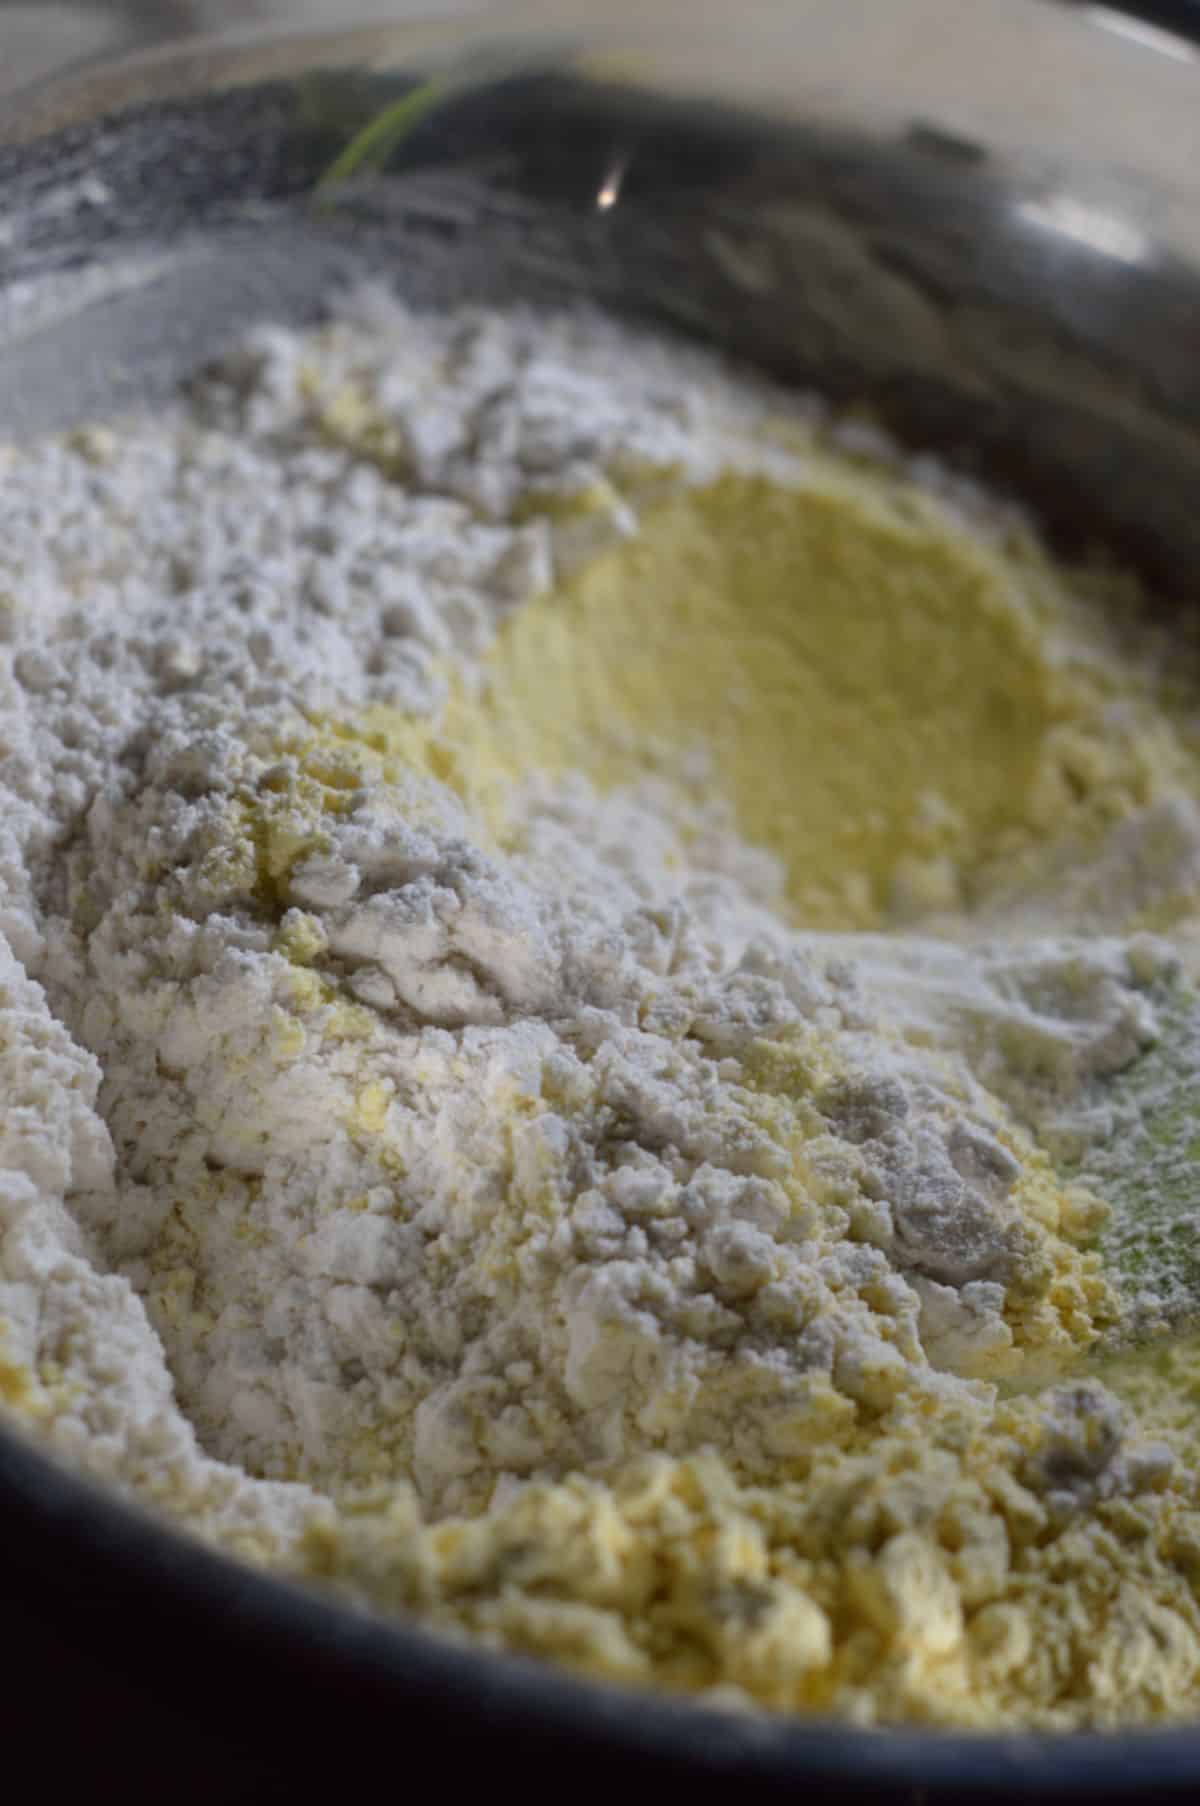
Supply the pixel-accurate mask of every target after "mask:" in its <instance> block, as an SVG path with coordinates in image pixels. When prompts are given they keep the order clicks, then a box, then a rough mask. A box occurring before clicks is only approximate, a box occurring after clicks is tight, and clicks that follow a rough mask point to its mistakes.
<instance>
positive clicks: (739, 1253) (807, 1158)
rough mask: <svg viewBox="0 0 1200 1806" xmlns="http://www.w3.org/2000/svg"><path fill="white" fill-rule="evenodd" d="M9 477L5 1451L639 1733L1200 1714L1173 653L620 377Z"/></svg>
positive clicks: (711, 385) (664, 361)
mask: <svg viewBox="0 0 1200 1806" xmlns="http://www.w3.org/2000/svg"><path fill="white" fill-rule="evenodd" d="M3 460H4V461H3V485H2V488H0V786H2V790H3V810H2V811H0V931H2V938H0V1069H2V1073H3V1085H4V1098H5V1109H4V1112H3V1116H2V1118H0V1141H2V1143H3V1147H2V1157H0V1399H3V1400H4V1401H5V1402H6V1404H7V1405H8V1407H9V1408H10V1412H11V1413H12V1414H13V1415H15V1417H16V1418H17V1419H18V1420H19V1421H23V1422H24V1423H26V1424H28V1425H30V1426H32V1427H33V1428H34V1429H35V1430H36V1431H37V1433H38V1434H40V1435H41V1436H42V1437H43V1438H44V1439H45V1440H46V1441H47V1442H48V1443H49V1444H50V1446H52V1447H53V1448H54V1449H56V1450H57V1451H58V1452H59V1453H60V1454H61V1455H62V1456H64V1457H66V1458H67V1459H69V1460H70V1461H72V1462H73V1463H75V1464H77V1465H79V1466H81V1467H83V1468H84V1469H85V1470H86V1471H88V1472H89V1473H91V1474H93V1475H96V1476H98V1477H100V1478H103V1479H105V1480H107V1481H110V1482H112V1483H114V1484H116V1485H117V1486H119V1487H120V1488H121V1489H123V1490H124V1491H125V1492H126V1493H127V1494H129V1495H130V1496H132V1497H134V1498H136V1499H137V1500H139V1501H141V1502H142V1503H143V1504H146V1505H149V1506H150V1507H152V1508H154V1509H157V1510H159V1511H162V1512H164V1513H166V1514H168V1516H169V1517H170V1518H172V1519H173V1520H174V1521H176V1522H177V1523H179V1524H181V1525H184V1526H186V1527H188V1528H189V1529H190V1530H192V1531H193V1532H196V1533H198V1534H200V1535H202V1536H205V1537H207V1538H208V1539H210V1540H211V1541H213V1542H215V1543H216V1544H218V1545H219V1546H221V1547H223V1548H226V1549H228V1550H230V1551H232V1552H234V1553H238V1554H242V1555H246V1556H249V1557H251V1558H253V1559H255V1560H258V1561H260V1562H264V1563H266V1564H268V1565H270V1566H273V1567H275V1568H277V1569H280V1570H282V1571H285V1572H290V1573H294V1574H301V1575H306V1576H310V1577H312V1578H314V1579H317V1580H320V1581H322V1582H323V1583H325V1584H327V1585H331V1586H334V1587H336V1588H344V1589H347V1590H349V1591H351V1592H353V1593H354V1594H356V1595H357V1596H359V1597H365V1598H366V1599H368V1600H369V1601H371V1602H374V1603H376V1604H378V1605H380V1606H382V1607H384V1608H394V1609H398V1610H401V1611H405V1612H409V1613H415V1614H417V1615H419V1616H421V1617H422V1618H424V1619H425V1620H426V1621H428V1622H429V1623H431V1624H433V1625H435V1626H438V1627H440V1628H441V1629H443V1630H445V1631H447V1632H448V1633H450V1634H456V1635H457V1634H466V1635H469V1636H472V1637H474V1638H476V1639H479V1640H482V1641H483V1642H484V1643H486V1644H489V1645H491V1646H493V1647H497V1648H504V1649H518V1650H525V1651H530V1652H533V1653H536V1654H542V1655H547V1656H550V1657H554V1658H557V1659H559V1660H562V1661H565V1662H567V1663H568V1664H570V1665H573V1666H575V1667H577V1668H579V1669H581V1670H582V1671H584V1672H587V1673H590V1674H594V1675H600V1676H605V1677H608V1678H610V1679H617V1680H622V1681H626V1682H632V1683H634V1684H637V1685H660V1686H666V1687H670V1688H675V1689H681V1690H685V1691H689V1692H692V1693H696V1694H700V1695H704V1696H711V1697H714V1698H717V1697H721V1698H728V1699H735V1700H741V1701H743V1702H758V1703H761V1704H766V1705H772V1706H778V1707H784V1708H790V1709H819V1710H825V1711H830V1710H832V1711H834V1712H837V1713H839V1714H841V1715H842V1716H845V1717H848V1718H851V1719H853V1720H855V1721H858V1722H864V1723H865V1722H873V1721H880V1720H882V1721H904V1720H918V1721H930V1722H944V1723H964V1724H980V1725H999V1724H1036V1725H1043V1726H1048V1727H1069V1726H1073V1725H1079V1724H1087V1723H1091V1724H1104V1723H1111V1722H1118V1721H1127V1720H1147V1721H1150V1720H1158V1719H1162V1718H1165V1717H1172V1716H1176V1717H1178V1716H1184V1715H1187V1714H1189V1713H1194V1712H1195V1711H1196V1709H1197V1707H1198V1706H1200V1594H1198V1592H1197V1587H1198V1586H1200V1499H1198V1496H1197V1493H1198V1485H1197V1472H1196V1469H1195V1467H1194V1466H1193V1465H1192V1463H1191V1461H1190V1459H1188V1458H1186V1455H1185V1454H1184V1453H1182V1452H1181V1446H1180V1445H1179V1442H1178V1438H1177V1437H1174V1439H1173V1431H1172V1428H1171V1426H1170V1424H1168V1423H1166V1421H1165V1419H1164V1422H1163V1425H1159V1424H1158V1421H1157V1419H1155V1416H1154V1412H1153V1411H1152V1410H1148V1409H1143V1407H1142V1404H1141V1403H1138V1404H1137V1405H1136V1407H1134V1406H1130V1405H1127V1404H1123V1403H1122V1402H1121V1401H1120V1398H1119V1396H1118V1394H1119V1392H1120V1387H1119V1386H1115V1389H1114V1387H1113V1386H1110V1385H1109V1384H1107V1383H1103V1380H1104V1376H1103V1375H1100V1376H1099V1377H1098V1372H1097V1370H1095V1368H1094V1364H1092V1357H1093V1356H1094V1355H1095V1354H1096V1352H1097V1351H1099V1352H1100V1353H1101V1354H1103V1353H1104V1351H1105V1350H1111V1349H1113V1348H1118V1347H1119V1346H1120V1342H1121V1337H1122V1335H1124V1334H1127V1333H1133V1331H1134V1330H1135V1329H1136V1330H1138V1331H1139V1332H1140V1331H1141V1330H1144V1329H1145V1328H1146V1327H1147V1325H1149V1326H1152V1327H1155V1328H1157V1329H1160V1330H1161V1329H1162V1328H1163V1327H1164V1326H1165V1327H1167V1328H1170V1327H1172V1326H1173V1325H1176V1324H1178V1323H1179V1322H1181V1321H1182V1320H1183V1319H1184V1318H1185V1317H1186V1316H1187V1314H1188V1311H1189V1309H1190V1305H1191V1298H1190V1294H1189V1293H1188V1291H1187V1282H1186V1265H1181V1264H1180V1258H1179V1257H1178V1250H1177V1248H1176V1246H1175V1242H1171V1250H1173V1252H1172V1251H1171V1250H1169V1251H1168V1252H1169V1253H1170V1258H1168V1257H1167V1254H1164V1253H1163V1252H1162V1249H1161V1248H1160V1246H1159V1243H1158V1241H1155V1240H1154V1239H1153V1238H1151V1237H1149V1236H1148V1234H1147V1233H1143V1234H1142V1235H1141V1238H1140V1240H1139V1239H1138V1233H1137V1226H1136V1224H1134V1225H1133V1226H1132V1227H1131V1225H1130V1223H1129V1222H1126V1221H1124V1220H1123V1219H1122V1220H1119V1221H1118V1222H1117V1231H1114V1230H1113V1227H1112V1224H1113V1220H1114V1219H1113V1209H1114V1204H1113V1200H1112V1199H1111V1198H1109V1197H1108V1196H1107V1195H1106V1189H1105V1188H1106V1184H1107V1182H1108V1181H1109V1180H1110V1179H1111V1178H1112V1175H1113V1172H1114V1170H1115V1169H1116V1168H1119V1166H1120V1153H1119V1148H1120V1144H1121V1139H1122V1135H1123V1133H1124V1132H1125V1131H1126V1130H1127V1128H1128V1124H1129V1121H1130V1115H1129V1109H1130V1106H1129V1105H1128V1102H1127V1100H1126V1101H1125V1102H1123V1101H1122V1100H1123V1098H1124V1093H1122V1092H1121V1091H1120V1090H1119V1081H1120V1079H1121V1076H1122V1075H1125V1074H1128V1073H1129V1072H1131V1071H1141V1070H1143V1068H1144V1069H1145V1070H1147V1071H1150V1070H1152V1069H1153V1070H1155V1071H1157V1068H1152V1063H1153V1061H1154V1059H1155V1058H1156V1057H1160V1054H1161V1048H1162V1046H1163V1045H1164V1035H1165V1034H1166V1025H1168V1024H1169V1023H1170V1022H1172V1021H1174V1019H1175V1014H1178V1011H1179V1009H1180V1007H1181V1006H1180V1001H1179V1000H1180V998H1181V997H1182V998H1184V999H1186V998H1187V997H1188V996H1190V991H1189V989H1188V987H1189V985H1190V983H1191V979H1192V976H1193V974H1194V970H1195V960H1194V957H1193V955H1192V953H1191V951H1190V941H1189V928H1190V924H1191V922H1192V920H1193V919H1194V917H1195V913H1196V911H1195V894H1194V893H1195V887H1196V884H1197V881H1198V879H1200V801H1198V799H1200V759H1198V758H1197V753H1196V747H1195V730H1194V725H1193V723H1192V721H1191V717H1190V715H1189V712H1188V708H1187V706H1186V698H1181V697H1179V696H1177V695H1175V694H1174V693H1173V692H1172V690H1171V684H1170V682H1169V681H1168V678H1167V676H1166V675H1165V674H1164V671H1163V670H1161V669H1159V667H1158V666H1156V664H1155V649H1154V645H1153V636H1152V635H1149V634H1146V633H1140V634H1139V635H1138V646H1139V651H1138V653H1137V655H1136V656H1135V655H1134V653H1133V651H1132V650H1131V646H1130V642H1131V640H1132V638H1133V636H1132V633H1130V632H1127V631H1126V630H1125V629H1124V628H1123V627H1122V625H1121V623H1120V620H1119V619H1114V621H1113V622H1111V623H1110V624H1109V625H1106V626H1105V625H1100V624H1099V623H1098V617H1097V613H1096V608H1095V601H1094V598H1093V597H1091V596H1089V595H1088V593H1087V581H1086V580H1085V579H1083V578H1082V577H1081V578H1080V580H1079V583H1078V584H1077V585H1075V586H1074V587H1072V585H1071V584H1070V583H1069V582H1067V581H1066V580H1065V579H1063V578H1061V577H1060V575H1059V574H1058V573H1057V572H1056V571H1055V570H1054V568H1053V567H1052V566H1051V565H1050V563H1049V562H1048V560H1047V559H1046V558H1045V557H1044V555H1043V554H1042V553H1041V552H1040V551H1039V549H1038V547H1037V543H1036V539H1035V536H1034V535H1033V532H1032V529H1031V528H1030V527H1029V524H1028V523H1027V522H1026V521H1025V520H1024V519H1023V518H1022V517H1021V516H1020V515H1019V514H1018V513H1017V512H1016V511H1014V510H1012V509H1007V508H1004V507H1002V506H1001V505H1000V504H999V503H998V502H995V501H993V500H991V499H990V498H987V497H985V496H983V495H982V494H981V493H979V492H978V491H977V490H976V489H974V488H973V487H972V486H971V485H969V484H967V483H966V482H964V481H961V480H959V479H955V478H952V477H951V476H949V475H948V474H947V473H946V472H944V471H943V470H941V469H940V468H939V467H938V466H936V465H935V464H933V463H932V462H931V461H925V460H919V459H918V460H910V461H908V462H904V461H903V460H902V459H901V458H900V457H899V454H898V453H896V452H895V450H894V449H893V448H892V447H891V446H890V445H889V444H888V442H887V441H885V440H884V439H883V437H882V436H881V435H879V434H877V433H875V432H873V431H872V430H871V429H868V428H867V427H866V426H864V425H863V424H862V423H859V422H847V421H839V420H836V419H833V418H831V417H829V416H828V415H827V414H826V412H825V411H824V410H823V409H822V408H821V406H820V405H819V404H818V403H816V402H814V401H811V400H809V399H805V398H796V397H792V396H789V395H786V394H784V393H781V392H778V391H775V390H773V389H771V388H770V387H768V386H767V385H765V384H763V383H761V382H757V381H756V380H754V379H752V378H750V377H748V376H746V375H744V374H742V373H736V372H732V371H729V370H726V369H725V368H724V367H723V366H722V365H721V364H720V363H719V362H717V361H716V360H715V359H714V358H713V357H711V356H709V355H708V354H705V353H700V352H696V351H692V350H688V349H685V348H682V347H680V346H678V345H675V344H670V343H666V342H660V341H659V340H657V339H654V338H652V337H649V336H645V335H638V334H634V333H633V332H632V331H631V330H630V329H628V328H619V327H617V326H615V325H613V324H610V323H606V322H605V321H603V320H602V319H598V318H596V317H594V316H591V315H583V314H580V315H563V316H560V317H554V318H546V317H542V316H537V315H533V314H525V313H522V312H519V311H516V312H505V313H498V312H489V311H481V310H462V311H460V312H458V313H454V314H450V315H448V316H446V317H443V318H440V319H436V320H435V319H430V318H425V317H415V316H413V315H410V314H409V313H408V312H406V311H405V310H404V309H403V308H402V307H401V306H400V305H399V304H398V303H397V302H395V301H394V300H392V299H390V298H388V297H387V296H384V295H381V294H379V293H376V292H366V293H364V294H362V295H359V296H356V297H354V298H352V299H351V300H348V301H346V302H345V303H344V304H343V305H342V306H341V307H340V308H339V311H338V312H337V314H336V316H335V317H334V318H333V320H332V321H331V322H330V323H329V324H328V325H327V326H325V327H323V328H322V329H320V330H319V331H317V332H314V333H309V334H307V335H305V334H295V333H292V332H290V331H286V330H284V329H282V328H279V329H276V328H271V329H262V330H260V331H258V332H256V333H254V334H253V335H251V336H250V337H249V338H248V339H247V340H246V341H244V342H243V343H242V344H240V345H239V346H238V347H236V348H235V350H234V351H233V352H231V353H230V355H229V356H228V357H227V358H225V359H224V360H223V361H222V362H221V364H220V365H219V366H217V367H216V368H214V369H212V370H210V371H207V372H205V373H204V375H203V376H202V377H200V378H198V379H197V381H196V384H195V386H194V388H193V390H192V391H191V392H190V393H189V394H187V395H186V396H185V397H182V398H181V399H180V400H179V401H178V403H177V404H175V405H174V406H173V407H172V408H171V409H169V410H166V411H163V412H161V413H159V414H157V415H155V416H154V417H153V418H146V419H139V420H131V421H124V422H120V423H117V424H116V425H113V426H111V427H106V426H97V427H93V428H89V429H86V430H83V431H80V432H77V433H75V434H72V435H69V436H67V437H65V438H57V439H53V440H46V441H41V442H37V443H33V444H29V445H24V446H21V447H13V448H10V449H9V450H8V451H7V452H5V453H4V454H3ZM739 522H740V523H741V524H740V526H738V525H737V524H736V523H739ZM747 522H750V523H751V526H750V527H747V525H746V523H747ZM731 523H733V524H731ZM736 532H741V533H742V535H743V538H742V540H741V541H736V540H735V538H734V537H733V535H734V534H735V533H736ZM752 541H753V542H755V543H751V542H752ZM758 542H761V546H762V552H761V556H762V559H763V560H765V562H764V563H762V565H761V567H759V566H758V565H756V563H755V561H756V559H757V558H758V557H759V550H758ZM731 546H733V548H734V550H733V551H731V550H730V547H731ZM772 560H773V562H772ZM755 570H758V571H759V575H758V576H757V577H755V575H754V571H755ZM789 583H790V584H791V585H792V588H791V589H789V588H788V587H787V586H788V584H789ZM781 585H783V588H782V589H781ZM776 597H782V600H781V601H779V602H778V604H777V603H776V601H774V600H773V598H776ZM947 597H950V603H947V600H946V599H947ZM951 605H952V613H951V614H950V615H947V614H946V612H945V611H946V609H947V607H951ZM1119 612H1120V611H1119V610H1118V611H1116V613H1117V615H1118V616H1119ZM797 621H800V622H807V623H809V624H810V626H811V629H812V631H811V633H810V634H809V637H808V638H805V637H804V635H803V634H800V635H799V637H798V638H797V633H798V632H799V629H797V628H796V627H795V625H794V624H795V623H796V622H797ZM948 621H950V622H953V623H954V626H953V631H951V629H950V628H949V627H948V625H947V623H948ZM806 631H807V630H806ZM823 647H824V648H826V649H828V648H832V649H833V650H832V651H828V652H827V653H822V651H821V648H823ZM880 648H882V651H881V650H880ZM643 652H644V656H642V653H643ZM835 654H836V657H835ZM822 657H826V659H827V664H826V666H824V667H823V666H822V665H821V659H822ZM955 661H957V662H955ZM646 673H649V676H648V677H647V676H646ZM906 710H907V711H908V713H907V715H906V712H905V711H906ZM906 723H907V725H906ZM722 736H724V738H722ZM789 736H790V738H789ZM773 749H774V750H773ZM959 749H961V757H960V756H959ZM993 780H995V781H993ZM1173 1012H1174V1014H1173ZM1189 1020H1190V1018H1189ZM1156 1050H1158V1052H1157V1053H1156ZM1145 1062H1150V1063H1151V1065H1149V1066H1144V1063H1145ZM1156 1082H1160V1081H1156ZM1114 1150H1115V1151H1114ZM1164 1162H1165V1164H1164V1172H1165V1171H1166V1169H1167V1167H1170V1175H1171V1183H1172V1184H1177V1183H1178V1162H1177V1161H1176V1160H1175V1157H1174V1155H1173V1154H1172V1156H1171V1159H1170V1160H1167V1159H1166V1157H1165V1156H1164ZM1119 1177H1120V1174H1119V1172H1118V1179H1119ZM1165 1183H1166V1181H1165V1180H1164V1184H1165ZM1173 1196H1174V1194H1172V1197H1173ZM1118 1202H1119V1199H1118ZM1172 1208H1174V1205H1173V1206H1172ZM1118 1215H1119V1213H1118ZM1154 1220H1155V1222H1156V1223H1157V1222H1158V1219H1157V1218H1155V1219H1154ZM1173 1221H1174V1222H1175V1228H1174V1229H1173V1230H1172V1232H1171V1233H1172V1235H1175V1236H1176V1239H1177V1235H1178V1233H1182V1234H1183V1235H1184V1236H1185V1237H1186V1236H1187V1235H1189V1234H1191V1235H1194V1234H1195V1229H1194V1223H1193V1220H1192V1219H1191V1218H1190V1217H1188V1216H1187V1215H1186V1214H1184V1215H1183V1216H1182V1217H1181V1218H1177V1219H1173ZM1180 1224H1182V1228H1181V1229H1180ZM1118 1232H1119V1233H1118ZM1156 1233H1157V1231H1156ZM1106 1237H1107V1238H1108V1239H1107V1240H1106ZM1169 1239H1170V1238H1168V1240H1169ZM1135 1244H1136V1247H1137V1250H1138V1262H1139V1264H1138V1268H1137V1276H1136V1281H1134V1280H1133V1279H1130V1278H1129V1276H1128V1275H1127V1274H1125V1275H1123V1273H1122V1271H1121V1267H1120V1261H1119V1260H1117V1259H1116V1257H1115V1256H1114V1258H1113V1259H1112V1260H1109V1259H1107V1258H1106V1255H1105V1251H1106V1249H1113V1250H1118V1251H1120V1250H1127V1249H1128V1248H1129V1247H1131V1246H1134V1245H1135ZM1156 1263H1157V1264H1156ZM1126 1264H1127V1265H1129V1264H1130V1262H1129V1261H1127V1263H1126ZM1181 1275H1183V1277H1181ZM1114 1384H1115V1383H1114ZM1139 1399H1140V1395H1139ZM1160 1429H1161V1432H1162V1433H1161V1435H1160V1434H1159V1431H1160Z"/></svg>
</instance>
